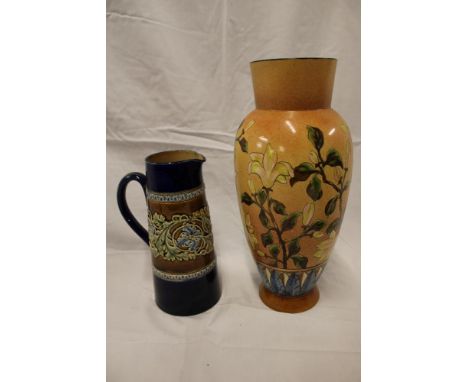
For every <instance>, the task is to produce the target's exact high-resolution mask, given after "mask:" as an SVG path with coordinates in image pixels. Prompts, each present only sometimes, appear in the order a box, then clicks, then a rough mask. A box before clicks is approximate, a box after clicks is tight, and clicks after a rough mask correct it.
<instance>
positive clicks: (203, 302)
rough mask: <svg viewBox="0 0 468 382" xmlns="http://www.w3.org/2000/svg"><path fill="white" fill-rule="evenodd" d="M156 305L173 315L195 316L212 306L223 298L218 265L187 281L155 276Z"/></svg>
mask: <svg viewBox="0 0 468 382" xmlns="http://www.w3.org/2000/svg"><path fill="white" fill-rule="evenodd" d="M153 280H154V286H155V300H156V305H157V306H158V307H159V308H160V309H161V310H162V311H164V312H166V313H168V314H171V315H173V316H193V315H195V314H199V313H202V312H205V311H207V310H208V309H210V308H212V307H213V306H214V305H216V303H217V302H218V301H219V299H220V298H221V285H220V280H219V276H218V271H217V267H215V268H214V269H213V270H212V271H210V272H209V273H208V274H206V275H204V276H203V277H200V278H198V279H195V280H191V281H187V282H171V281H166V280H162V279H160V278H158V277H156V276H153Z"/></svg>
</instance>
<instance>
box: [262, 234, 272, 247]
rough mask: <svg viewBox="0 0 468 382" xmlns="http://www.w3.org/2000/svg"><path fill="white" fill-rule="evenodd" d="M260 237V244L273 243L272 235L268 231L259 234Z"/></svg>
mask: <svg viewBox="0 0 468 382" xmlns="http://www.w3.org/2000/svg"><path fill="white" fill-rule="evenodd" d="M260 237H261V238H262V244H263V245H264V246H265V247H266V246H267V245H270V244H273V236H272V234H271V232H270V231H268V232H265V233H262V234H261V235H260Z"/></svg>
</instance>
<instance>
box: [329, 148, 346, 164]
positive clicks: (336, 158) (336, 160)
mask: <svg viewBox="0 0 468 382" xmlns="http://www.w3.org/2000/svg"><path fill="white" fill-rule="evenodd" d="M325 164H326V165H328V166H331V167H337V166H339V167H341V168H343V162H342V160H341V156H340V154H339V153H338V151H336V150H335V149H330V150H329V151H328V154H327V159H326V160H325Z"/></svg>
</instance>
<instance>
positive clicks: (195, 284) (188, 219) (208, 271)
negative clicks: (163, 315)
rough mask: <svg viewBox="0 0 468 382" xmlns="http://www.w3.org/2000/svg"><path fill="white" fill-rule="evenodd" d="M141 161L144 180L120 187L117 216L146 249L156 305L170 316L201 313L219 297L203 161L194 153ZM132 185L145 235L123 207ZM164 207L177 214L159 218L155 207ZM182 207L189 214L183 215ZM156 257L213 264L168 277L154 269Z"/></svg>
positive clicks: (138, 176) (132, 176) (170, 153)
mask: <svg viewBox="0 0 468 382" xmlns="http://www.w3.org/2000/svg"><path fill="white" fill-rule="evenodd" d="M145 161H146V175H145V174H141V173H136V172H134V173H130V174H127V175H126V176H125V177H124V178H123V179H122V180H121V181H120V183H119V186H118V190H117V202H118V206H119V209H120V212H121V213H122V216H123V217H124V219H125V221H126V222H127V223H128V225H129V226H130V228H132V229H133V230H134V231H135V232H136V233H137V234H138V236H140V238H141V239H143V240H144V241H145V243H147V244H148V245H150V248H151V251H152V256H153V279H154V286H155V301H156V304H157V305H158V306H159V307H160V308H161V309H162V310H163V311H165V312H167V313H170V314H174V315H180V316H186V315H192V314H197V313H201V312H203V311H205V310H207V309H209V308H210V307H212V306H213V305H214V304H216V303H217V301H218V300H219V298H220V297H221V286H220V280H219V277H218V273H217V268H216V261H215V254H214V250H213V242H212V234H211V223H210V221H209V214H208V206H207V205H206V200H205V195H204V187H203V178H202V171H201V169H202V164H203V162H205V157H204V156H203V155H200V154H198V153H196V152H194V151H187V150H179V151H166V152H161V153H156V154H152V155H150V156H148V157H147V158H146V160H145ZM131 181H137V182H138V183H140V185H141V187H142V188H143V191H144V192H145V195H146V196H147V204H148V209H149V211H148V212H149V213H148V224H149V227H150V230H149V231H150V234H148V231H147V230H146V229H145V228H144V227H143V226H142V225H141V224H140V223H139V222H138V221H137V220H136V218H135V216H134V215H133V214H132V212H131V211H130V209H129V207H128V204H127V200H126V189H127V185H128V183H130V182H131ZM196 198H198V201H195V202H196V203H198V204H200V203H201V204H202V206H200V205H199V206H198V207H197V208H196V209H195V210H191V207H190V203H191V201H192V200H194V199H196ZM164 203H166V204H168V203H170V205H171V206H172V207H171V208H172V209H173V210H175V211H176V212H177V213H173V214H170V213H167V214H164V213H159V212H158V210H157V207H156V209H155V206H158V205H161V204H164ZM187 205H189V209H190V212H187V213H186V212H185V210H184V209H186V207H187ZM200 207H201V208H200ZM202 231H203V232H202ZM160 238H161V240H159V239H160ZM153 251H155V252H154V253H153ZM161 254H162V255H168V254H171V255H172V256H176V255H177V256H180V258H178V260H175V261H187V262H188V263H189V264H190V263H191V262H192V263H193V261H192V260H194V259H195V258H196V257H197V256H205V255H210V256H213V258H214V259H213V261H211V263H209V264H206V263H205V264H204V266H203V267H202V268H200V264H193V267H194V268H191V267H190V265H189V266H188V267H185V268H184V269H183V271H176V272H172V270H171V271H170V272H169V271H168V270H169V268H167V266H162V267H161V263H159V265H158V264H157V260H155V259H156V258H157V257H158V256H162V255H161ZM172 260H174V259H172ZM172 260H171V259H169V260H168V259H164V261H172ZM158 266H159V267H161V269H164V270H165V271H163V270H161V269H158V268H157V267H158Z"/></svg>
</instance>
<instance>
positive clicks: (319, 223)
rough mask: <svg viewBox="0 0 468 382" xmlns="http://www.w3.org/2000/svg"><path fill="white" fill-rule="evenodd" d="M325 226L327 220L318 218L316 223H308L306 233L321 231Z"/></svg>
mask: <svg viewBox="0 0 468 382" xmlns="http://www.w3.org/2000/svg"><path fill="white" fill-rule="evenodd" d="M323 227H325V222H324V221H322V220H317V221H316V222H315V223H314V224H311V225H308V226H307V227H306V228H305V229H304V232H305V233H312V232H316V231H320V230H321V229H322V228H323Z"/></svg>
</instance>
